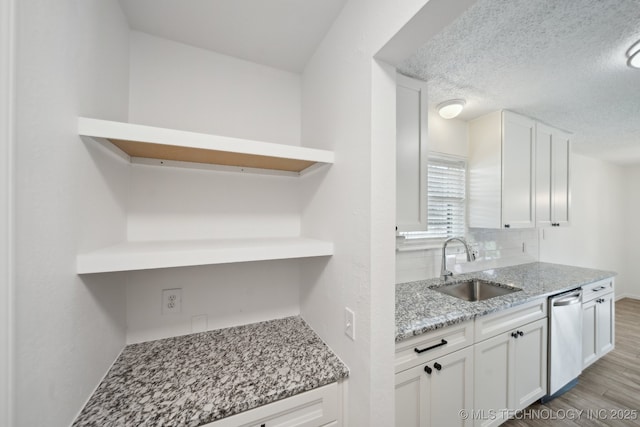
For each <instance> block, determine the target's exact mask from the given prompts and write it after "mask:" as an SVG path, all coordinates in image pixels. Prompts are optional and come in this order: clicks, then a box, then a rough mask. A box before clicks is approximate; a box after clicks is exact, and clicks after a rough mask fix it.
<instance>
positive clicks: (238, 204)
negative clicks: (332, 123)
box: [127, 31, 301, 343]
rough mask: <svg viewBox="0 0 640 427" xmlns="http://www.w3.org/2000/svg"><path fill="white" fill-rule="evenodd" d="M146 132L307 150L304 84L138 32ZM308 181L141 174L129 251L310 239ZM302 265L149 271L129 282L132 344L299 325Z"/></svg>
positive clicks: (204, 173)
mask: <svg viewBox="0 0 640 427" xmlns="http://www.w3.org/2000/svg"><path fill="white" fill-rule="evenodd" d="M131 39H132V43H131V69H130V77H131V80H130V104H129V109H130V112H129V119H130V121H131V122H134V123H142V124H149V125H155V126H165V127H173V128H177V129H185V130H190V131H199V132H210V133H216V134H222V135H228V136H232V137H239V138H251V139H258V140H261V141H269V142H278V143H285V144H292V145H299V144H300V108H301V107H300V100H301V81H300V80H301V79H300V76H299V75H297V74H292V73H290V72H286V71H281V70H277V69H274V68H269V67H265V66H262V65H258V64H254V63H251V62H248V61H244V60H240V59H236V58H232V57H229V56H225V55H221V54H218V53H215V52H211V51H207V50H203V49H198V48H194V47H191V46H187V45H184V44H181V43H176V42H173V41H169V40H165V39H161V38H158V37H154V36H150V35H147V34H143V33H139V32H135V31H134V32H131ZM299 194H300V179H298V178H295V177H283V176H269V175H256V174H243V173H238V172H221V171H212V170H198V169H184V168H173V167H158V166H146V165H133V166H132V167H131V182H130V194H129V199H128V223H127V238H128V239H129V240H166V239H169V240H171V239H207V238H212V239H213V238H243V237H273V236H297V235H300V216H301V206H300V198H299ZM299 277H300V267H299V263H298V262H297V261H274V262H257V263H240V264H228V265H219V266H206V267H188V268H176V269H167V270H157V271H139V272H132V273H130V274H129V275H128V285H127V342H128V343H133V342H140V341H146V340H151V339H158V338H164V337H169V336H174V335H180V334H186V333H190V332H192V323H191V322H192V318H193V317H194V316H202V315H205V316H206V317H207V326H206V327H207V329H216V328H222V327H228V326H233V325H239V324H244V323H251V322H256V321H262V320H267V319H273V318H278V317H284V316H289V315H293V314H298V313H299V312H300V308H299V291H298V286H299ZM171 288H181V289H182V297H183V305H182V313H181V314H180V315H162V314H161V311H160V304H161V294H162V290H163V289H171Z"/></svg>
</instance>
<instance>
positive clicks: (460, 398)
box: [396, 347, 473, 427]
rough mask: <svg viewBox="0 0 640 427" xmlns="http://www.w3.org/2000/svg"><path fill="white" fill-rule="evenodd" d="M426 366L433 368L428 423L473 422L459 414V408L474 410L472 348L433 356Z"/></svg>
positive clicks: (445, 424) (454, 423)
mask: <svg viewBox="0 0 640 427" xmlns="http://www.w3.org/2000/svg"><path fill="white" fill-rule="evenodd" d="M427 365H428V366H430V367H432V368H434V369H433V371H432V373H431V375H430V377H431V378H430V379H431V387H430V388H431V398H430V400H429V402H430V405H429V413H428V417H429V425H430V426H431V427H439V426H447V427H450V426H451V427H453V426H460V427H462V426H471V425H473V420H471V419H466V420H465V419H462V417H461V416H460V410H462V409H465V410H469V411H470V410H472V409H473V348H472V347H467V348H464V349H462V350H459V351H456V352H454V353H451V354H448V355H446V356H443V357H440V358H437V359H434V361H433V363H428V364H427ZM396 425H397V426H401V425H402V424H396Z"/></svg>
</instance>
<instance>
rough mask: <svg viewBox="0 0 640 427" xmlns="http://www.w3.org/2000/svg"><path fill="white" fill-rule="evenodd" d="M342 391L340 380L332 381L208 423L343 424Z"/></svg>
mask: <svg viewBox="0 0 640 427" xmlns="http://www.w3.org/2000/svg"><path fill="white" fill-rule="evenodd" d="M338 392H339V390H338V383H333V384H329V385H326V386H323V387H319V388H316V389H314V390H310V391H307V392H304V393H300V394H296V395H295V396H291V397H288V398H286V399H282V400H278V401H276V402H273V403H270V404H268V405H264V406H260V407H258V408H255V409H251V410H249V411H246V412H242V413H239V414H236V415H232V416H230V417H227V418H223V419H221V420H218V421H214V422H212V423H209V424H206V425H205V426H204V427H262V426H264V427H285V426H286V427H319V426H325V425H335V426H338V425H341V422H340V420H339V407H338V404H339V399H338ZM329 423H331V424H329Z"/></svg>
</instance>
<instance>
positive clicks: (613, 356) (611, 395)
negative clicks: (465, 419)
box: [502, 298, 640, 427]
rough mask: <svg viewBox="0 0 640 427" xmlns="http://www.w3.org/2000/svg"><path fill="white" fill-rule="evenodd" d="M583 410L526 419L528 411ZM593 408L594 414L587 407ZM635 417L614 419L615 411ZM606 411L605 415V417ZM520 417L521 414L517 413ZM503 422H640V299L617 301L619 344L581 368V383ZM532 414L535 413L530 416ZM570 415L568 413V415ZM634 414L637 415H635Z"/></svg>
mask: <svg viewBox="0 0 640 427" xmlns="http://www.w3.org/2000/svg"><path fill="white" fill-rule="evenodd" d="M580 410H584V413H583V414H582V416H581V417H580V418H579V419H578V418H575V419H573V420H570V419H523V416H524V415H525V414H526V413H527V411H529V413H530V414H531V415H534V411H540V412H541V413H542V414H546V415H545V418H549V417H550V416H551V417H554V415H556V416H557V417H554V418H564V414H569V413H572V414H574V415H575V417H577V411H580ZM589 410H591V411H592V412H591V414H592V416H591V417H588V416H587V411H589ZM625 411H626V413H627V414H626V415H629V414H631V413H633V411H635V414H637V415H636V416H635V417H633V416H630V417H627V419H626V420H625V419H623V420H619V419H612V415H613V416H615V415H625ZM605 414H606V419H605ZM516 418H518V417H516ZM520 418H521V419H511V420H509V421H507V422H506V423H504V424H502V425H503V426H506V427H522V426H527V427H529V426H533V427H535V426H571V427H582V426H640V301H638V300H632V299H629V298H624V299H621V300H619V301H617V302H616V345H615V349H614V350H612V351H611V352H609V353H608V354H607V355H606V356H604V357H603V358H601V359H600V360H598V361H597V362H595V363H594V364H593V365H591V366H589V367H588V368H587V369H585V370H584V371H583V372H582V375H581V376H580V379H579V380H578V385H577V386H576V387H574V388H573V389H572V390H570V391H568V392H566V393H565V394H563V395H561V396H560V397H557V398H556V399H554V400H552V401H551V402H547V403H546V404H544V405H541V404H539V403H536V404H534V405H531V406H530V407H528V408H527V409H526V410H525V412H523V413H522V414H521V415H520ZM531 418H533V417H531ZM566 418H568V417H566ZM633 418H635V419H633Z"/></svg>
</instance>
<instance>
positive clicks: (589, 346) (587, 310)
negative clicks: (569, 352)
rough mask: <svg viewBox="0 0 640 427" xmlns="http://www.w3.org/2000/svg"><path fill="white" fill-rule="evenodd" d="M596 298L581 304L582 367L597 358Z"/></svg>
mask: <svg viewBox="0 0 640 427" xmlns="http://www.w3.org/2000/svg"><path fill="white" fill-rule="evenodd" d="M597 305H598V303H596V300H591V301H589V302H585V303H583V304H582V369H584V368H586V367H587V366H589V365H591V364H592V363H593V362H595V361H596V359H597V358H598V347H597V344H596V331H597V328H598V317H597V315H596V311H597V310H596V306H597Z"/></svg>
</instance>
